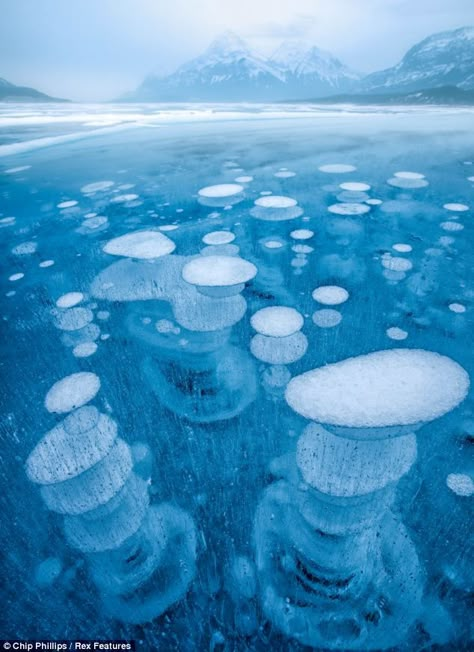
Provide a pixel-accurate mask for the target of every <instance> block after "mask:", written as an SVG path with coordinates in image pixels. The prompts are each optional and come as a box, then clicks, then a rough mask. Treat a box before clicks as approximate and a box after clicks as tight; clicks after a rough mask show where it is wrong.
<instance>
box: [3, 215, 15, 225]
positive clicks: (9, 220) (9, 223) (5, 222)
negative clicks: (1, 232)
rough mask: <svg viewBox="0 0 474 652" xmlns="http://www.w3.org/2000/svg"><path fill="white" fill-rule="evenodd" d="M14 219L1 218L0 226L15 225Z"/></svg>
mask: <svg viewBox="0 0 474 652" xmlns="http://www.w3.org/2000/svg"><path fill="white" fill-rule="evenodd" d="M15 222H16V218H15V217H2V218H1V219H0V225H1V226H11V225H13V224H15Z"/></svg>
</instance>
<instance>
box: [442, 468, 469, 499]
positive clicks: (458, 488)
mask: <svg viewBox="0 0 474 652" xmlns="http://www.w3.org/2000/svg"><path fill="white" fill-rule="evenodd" d="M446 484H447V485H448V487H449V489H451V491H453V492H454V493H455V494H456V495H457V496H462V497H464V498H469V497H470V496H473V495H474V480H473V479H472V478H471V476H469V475H466V474H465V473H450V474H449V475H448V477H447V478H446Z"/></svg>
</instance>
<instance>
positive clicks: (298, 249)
mask: <svg viewBox="0 0 474 652" xmlns="http://www.w3.org/2000/svg"><path fill="white" fill-rule="evenodd" d="M291 251H294V252H295V254H310V253H311V252H313V251H314V248H313V247H310V246H309V245H306V244H295V245H293V246H292V247H291Z"/></svg>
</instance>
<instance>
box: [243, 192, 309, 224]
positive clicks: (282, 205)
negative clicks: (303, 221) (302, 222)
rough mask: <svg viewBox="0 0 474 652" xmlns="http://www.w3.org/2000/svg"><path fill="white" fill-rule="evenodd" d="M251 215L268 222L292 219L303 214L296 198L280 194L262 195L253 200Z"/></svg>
mask: <svg viewBox="0 0 474 652" xmlns="http://www.w3.org/2000/svg"><path fill="white" fill-rule="evenodd" d="M250 214H251V215H252V217H255V218H256V219H258V220H264V221H268V222H279V221H284V220H293V219H295V218H297V217H301V215H303V209H302V208H300V207H299V206H298V202H297V201H296V199H292V198H291V197H283V196H281V195H271V194H270V195H264V196H261V197H259V198H258V199H256V200H255V202H254V206H253V208H252V209H251V210H250Z"/></svg>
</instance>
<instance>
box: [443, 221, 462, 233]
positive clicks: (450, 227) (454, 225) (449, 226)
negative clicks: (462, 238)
mask: <svg viewBox="0 0 474 652" xmlns="http://www.w3.org/2000/svg"><path fill="white" fill-rule="evenodd" d="M440 227H441V228H442V229H443V230H444V231H453V232H454V231H462V230H463V229H464V226H463V225H462V224H459V222H441V224H440Z"/></svg>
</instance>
